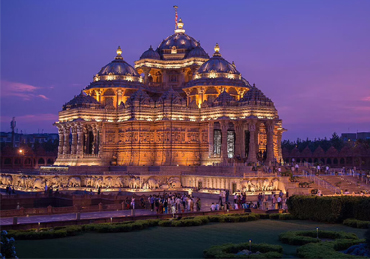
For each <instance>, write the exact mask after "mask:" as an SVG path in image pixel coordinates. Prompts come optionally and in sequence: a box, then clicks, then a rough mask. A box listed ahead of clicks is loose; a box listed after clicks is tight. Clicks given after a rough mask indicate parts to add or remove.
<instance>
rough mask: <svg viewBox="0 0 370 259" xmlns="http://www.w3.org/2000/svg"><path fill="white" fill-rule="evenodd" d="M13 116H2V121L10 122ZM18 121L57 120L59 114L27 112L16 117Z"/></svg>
mask: <svg viewBox="0 0 370 259" xmlns="http://www.w3.org/2000/svg"><path fill="white" fill-rule="evenodd" d="M12 119H13V117H10V116H1V122H2V123H3V122H10V121H11V120H12ZM15 120H16V121H21V122H22V123H23V122H38V121H51V122H55V121H57V120H58V114H51V113H42V114H26V115H21V116H16V117H15Z"/></svg>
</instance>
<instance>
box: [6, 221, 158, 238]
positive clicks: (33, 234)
mask: <svg viewBox="0 0 370 259" xmlns="http://www.w3.org/2000/svg"><path fill="white" fill-rule="evenodd" d="M158 222H159V220H152V219H149V220H137V221H135V222H122V223H114V224H109V223H103V224H88V225H80V226H66V227H55V228H51V229H40V230H39V231H37V230H36V229H30V230H21V231H18V230H9V232H8V234H9V236H10V237H14V238H15V239H19V240H22V239H47V238H60V237H67V236H74V235H77V234H78V233H80V232H87V231H94V232H99V233H109V232H129V231H133V230H141V229H144V228H148V227H151V226H157V225H158Z"/></svg>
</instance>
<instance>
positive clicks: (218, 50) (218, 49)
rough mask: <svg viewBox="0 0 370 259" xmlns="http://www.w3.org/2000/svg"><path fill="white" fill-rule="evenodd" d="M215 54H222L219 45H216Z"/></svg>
mask: <svg viewBox="0 0 370 259" xmlns="http://www.w3.org/2000/svg"><path fill="white" fill-rule="evenodd" d="M215 52H217V53H219V52H220V46H218V43H216V46H215Z"/></svg>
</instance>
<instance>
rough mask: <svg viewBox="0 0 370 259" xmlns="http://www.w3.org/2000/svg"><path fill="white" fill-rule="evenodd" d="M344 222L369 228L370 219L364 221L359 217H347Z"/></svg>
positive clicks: (348, 224)
mask: <svg viewBox="0 0 370 259" xmlns="http://www.w3.org/2000/svg"><path fill="white" fill-rule="evenodd" d="M343 224H344V225H346V226H350V227H353V228H369V226H370V221H363V220H358V219H346V220H344V221H343Z"/></svg>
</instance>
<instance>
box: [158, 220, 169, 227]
mask: <svg viewBox="0 0 370 259" xmlns="http://www.w3.org/2000/svg"><path fill="white" fill-rule="evenodd" d="M171 224H172V221H171V220H161V221H159V222H158V226H160V227H171Z"/></svg>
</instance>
